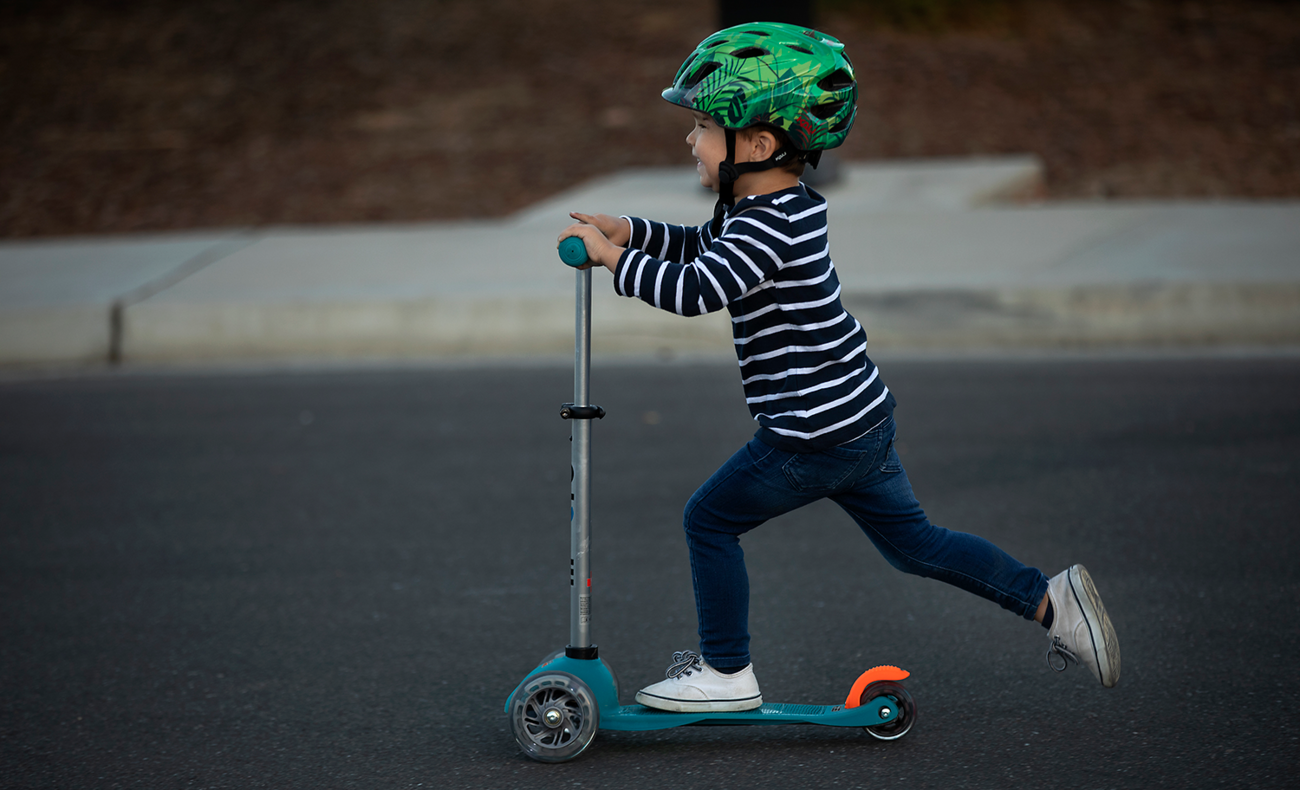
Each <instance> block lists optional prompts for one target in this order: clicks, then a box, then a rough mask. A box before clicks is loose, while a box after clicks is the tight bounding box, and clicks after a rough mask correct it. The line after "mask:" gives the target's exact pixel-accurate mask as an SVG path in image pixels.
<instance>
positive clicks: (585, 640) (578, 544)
mask: <svg viewBox="0 0 1300 790" xmlns="http://www.w3.org/2000/svg"><path fill="white" fill-rule="evenodd" d="M575 275H576V280H577V292H576V297H577V298H576V300H575V301H576V302H577V310H576V316H575V322H574V323H575V326H574V349H573V405H574V406H575V407H577V408H575V409H573V410H572V416H573V417H575V418H576V419H572V423H573V447H572V449H571V452H572V465H573V470H572V471H573V483H572V488H571V491H570V494H571V499H572V507H573V514H572V522H571V537H570V544H569V588H570V590H569V592H570V596H569V598H570V600H569V647H568V649H567V650H566V653H569V654H570V658H595V657H596V655H595V646H594V645H592V644H591V555H590V549H591V417H593V416H595V415H594V414H591V412H592V411H593V410H591V409H590V408H589V407H590V405H591V403H590V401H589V398H590V397H591V394H590V382H591V269H589V268H588V269H579V270H578V271H576V272H575ZM599 414H600V416H604V412H603V410H599Z"/></svg>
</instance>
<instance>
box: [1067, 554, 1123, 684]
mask: <svg viewBox="0 0 1300 790" xmlns="http://www.w3.org/2000/svg"><path fill="white" fill-rule="evenodd" d="M1069 578H1070V592H1072V593H1073V594H1074V599H1075V600H1076V601H1078V602H1079V608H1080V609H1082V610H1083V619H1084V622H1086V623H1087V624H1088V632H1089V634H1090V636H1091V637H1092V649H1093V654H1094V655H1095V656H1096V658H1097V670H1098V672H1099V673H1100V674H1101V685H1103V686H1105V687H1106V688H1114V687H1115V684H1116V683H1118V682H1119V636H1118V635H1116V633H1115V626H1113V625H1111V622H1110V615H1108V614H1106V606H1105V605H1104V604H1103V603H1102V602H1101V596H1100V595H1098V594H1097V587H1096V585H1094V584H1093V583H1092V576H1090V575H1089V574H1088V569H1087V568H1085V567H1083V566H1082V565H1075V566H1073V567H1072V568H1070V577H1069ZM1098 631H1100V633H1098ZM1099 638H1100V642H1099ZM1098 644H1100V647H1101V649H1100V650H1099V649H1098Z"/></svg>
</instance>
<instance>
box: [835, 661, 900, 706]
mask: <svg viewBox="0 0 1300 790" xmlns="http://www.w3.org/2000/svg"><path fill="white" fill-rule="evenodd" d="M911 674H912V673H910V672H908V671H907V670H906V669H899V668H898V667H892V666H889V665H888V664H886V665H884V666H880V667H873V668H871V669H868V670H867V671H866V672H863V673H862V674H861V675H859V676H858V679H857V680H856V681H855V682H854V683H853V688H852V689H850V690H849V698H848V699H846V700H844V707H846V708H856V707H858V705H860V704H861V702H862V692H864V691H866V690H867V686H869V685H871V684H872V683H875V682H876V681H879V680H902V679H904V678H906V677H907V676H909V675H911Z"/></svg>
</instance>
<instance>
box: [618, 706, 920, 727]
mask: <svg viewBox="0 0 1300 790" xmlns="http://www.w3.org/2000/svg"><path fill="white" fill-rule="evenodd" d="M897 718H898V706H897V705H895V704H894V703H893V702H892V701H890V700H888V699H884V698H878V699H874V700H871V701H870V702H868V703H867V704H865V705H859V706H858V707H856V708H846V707H844V706H843V705H793V704H789V703H784V702H776V703H771V704H765V705H763V706H762V707H760V708H755V709H754V710H747V711H739V712H735V711H732V712H725V713H724V712H712V713H674V712H672V711H665V710H655V709H654V708H647V707H646V706H644V705H621V706H619V707H618V709H617V710H612V711H604V710H602V711H601V712H600V728H601V729H602V730H624V731H637V732H640V731H647V730H666V729H668V728H670V727H683V726H686V725H691V724H716V725H745V724H823V725H826V726H830V727H872V726H875V725H877V724H887V723H889V722H891V721H893V720H895V719H897Z"/></svg>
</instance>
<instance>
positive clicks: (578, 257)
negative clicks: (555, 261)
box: [560, 236, 587, 268]
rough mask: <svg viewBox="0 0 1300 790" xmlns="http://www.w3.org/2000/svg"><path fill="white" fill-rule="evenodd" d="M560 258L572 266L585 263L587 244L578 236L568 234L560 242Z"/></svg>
mask: <svg viewBox="0 0 1300 790" xmlns="http://www.w3.org/2000/svg"><path fill="white" fill-rule="evenodd" d="M560 260H562V261H564V262H565V263H567V264H569V265H570V266H573V267H575V268H576V267H578V266H581V265H583V264H584V263H587V245H586V244H584V243H583V242H582V237H580V236H570V237H568V238H567V239H565V240H564V241H562V242H560Z"/></svg>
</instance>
